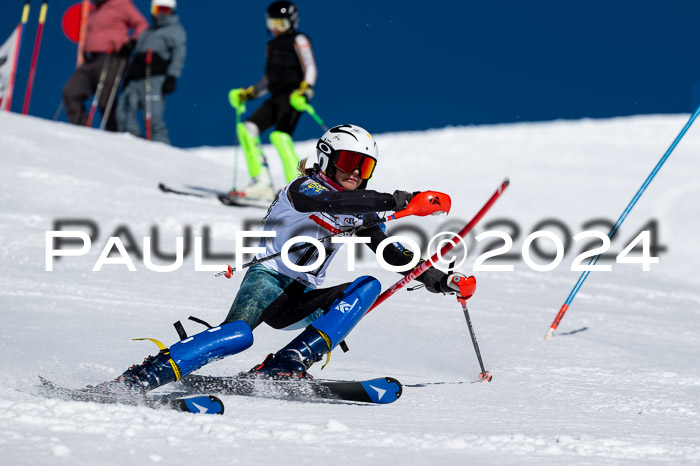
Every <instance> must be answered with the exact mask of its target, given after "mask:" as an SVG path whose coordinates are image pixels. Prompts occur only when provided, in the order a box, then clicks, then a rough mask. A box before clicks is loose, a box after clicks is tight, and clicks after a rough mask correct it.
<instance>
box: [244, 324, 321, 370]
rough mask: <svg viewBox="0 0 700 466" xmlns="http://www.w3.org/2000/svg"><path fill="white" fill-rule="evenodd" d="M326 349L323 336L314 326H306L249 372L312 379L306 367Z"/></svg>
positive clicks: (319, 357)
mask: <svg viewBox="0 0 700 466" xmlns="http://www.w3.org/2000/svg"><path fill="white" fill-rule="evenodd" d="M328 351H329V347H328V343H327V342H326V339H325V338H324V336H323V335H322V334H321V333H320V332H319V331H318V330H316V329H315V328H313V327H307V328H306V330H304V331H303V332H302V333H301V334H300V335H299V336H298V337H296V338H295V339H294V340H292V341H291V342H290V343H289V344H288V345H287V346H285V347H284V348H282V349H281V350H279V351H278V352H277V353H275V354H269V355H268V356H267V358H265V360H264V361H263V362H262V364H259V365H257V366H255V367H254V368H252V369H251V370H250V373H251V374H252V375H256V376H262V377H266V378H271V379H288V378H289V379H313V377H312V376H311V374H309V373H308V372H307V369H308V368H309V367H311V365H312V364H313V363H314V362H317V361H320V360H321V359H322V358H323V355H324V354H326V353H328Z"/></svg>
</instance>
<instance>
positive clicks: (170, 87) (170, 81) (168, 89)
mask: <svg viewBox="0 0 700 466" xmlns="http://www.w3.org/2000/svg"><path fill="white" fill-rule="evenodd" d="M173 92H175V76H166V77H165V82H164V83H163V95H168V94H172V93H173Z"/></svg>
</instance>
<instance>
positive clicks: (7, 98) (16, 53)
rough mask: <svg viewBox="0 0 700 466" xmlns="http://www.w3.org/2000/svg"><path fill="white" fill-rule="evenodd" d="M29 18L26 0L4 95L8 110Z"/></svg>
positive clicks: (9, 109)
mask: <svg viewBox="0 0 700 466" xmlns="http://www.w3.org/2000/svg"><path fill="white" fill-rule="evenodd" d="M28 20H29V0H26V2H25V3H24V7H23V8H22V18H21V20H20V22H19V24H18V25H17V39H16V41H17V42H16V45H15V50H14V52H13V55H14V58H13V59H12V69H11V70H10V79H9V82H8V85H7V91H6V93H5V96H4V97H3V99H4V100H3V102H2V103H3V105H4V106H5V110H7V111H8V112H10V111H12V95H13V93H14V90H15V76H17V64H18V63H19V52H20V50H21V49H22V37H23V34H22V32H23V31H24V28H25V26H26V25H27V21H28Z"/></svg>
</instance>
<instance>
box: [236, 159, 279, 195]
mask: <svg viewBox="0 0 700 466" xmlns="http://www.w3.org/2000/svg"><path fill="white" fill-rule="evenodd" d="M263 168H266V167H263ZM243 195H244V196H245V198H246V199H255V200H260V201H269V202H272V201H274V200H275V190H274V188H273V187H272V182H271V181H270V176H269V175H268V173H267V170H266V169H263V170H262V171H261V172H260V174H259V175H258V176H256V177H255V178H252V179H251V180H250V184H249V185H248V186H246V188H245V189H244V190H243Z"/></svg>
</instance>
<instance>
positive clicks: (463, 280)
mask: <svg viewBox="0 0 700 466" xmlns="http://www.w3.org/2000/svg"><path fill="white" fill-rule="evenodd" d="M467 283H468V282H467V276H466V275H464V274H463V273H459V272H455V273H450V274H447V275H445V276H444V277H443V279H442V280H441V281H440V288H441V291H442V292H443V293H449V294H453V293H456V294H457V296H462V294H463V293H462V291H463V290H462V288H460V285H464V286H467ZM472 283H473V281H472ZM472 286H473V285H472ZM469 289H470V288H469V287H468V286H467V287H466V288H465V293H468V294H469V295H468V296H463V297H464V298H469V297H471V295H472V294H473V293H474V288H471V291H466V290H469Z"/></svg>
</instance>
